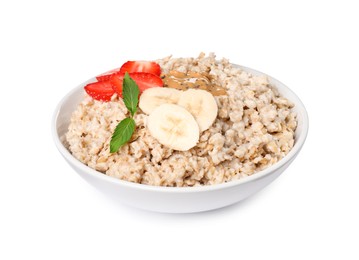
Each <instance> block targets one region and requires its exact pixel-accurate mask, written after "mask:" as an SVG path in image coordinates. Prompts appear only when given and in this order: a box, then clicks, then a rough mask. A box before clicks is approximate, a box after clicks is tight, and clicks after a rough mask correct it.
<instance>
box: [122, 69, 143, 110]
mask: <svg viewBox="0 0 359 260" xmlns="http://www.w3.org/2000/svg"><path fill="white" fill-rule="evenodd" d="M139 94H140V90H139V88H138V86H137V84H136V82H135V81H134V80H133V79H132V78H131V77H130V75H128V73H127V72H126V74H125V77H124V78H123V83H122V95H123V102H124V103H125V105H126V107H127V109H128V110H129V111H130V113H131V115H132V116H134V114H135V113H136V111H137V105H138V95H139Z"/></svg>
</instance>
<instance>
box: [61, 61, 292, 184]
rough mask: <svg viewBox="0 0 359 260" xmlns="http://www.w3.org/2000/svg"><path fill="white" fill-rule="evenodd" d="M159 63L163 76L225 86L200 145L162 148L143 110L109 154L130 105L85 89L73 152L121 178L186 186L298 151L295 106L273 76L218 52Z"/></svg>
mask: <svg viewBox="0 0 359 260" xmlns="http://www.w3.org/2000/svg"><path fill="white" fill-rule="evenodd" d="M156 62H157V63H158V64H159V65H160V66H161V70H162V75H167V76H171V75H173V74H175V75H179V73H181V74H180V76H181V77H182V78H184V75H189V76H191V77H195V76H194V75H197V76H196V77H195V78H197V80H198V79H200V80H204V81H205V84H204V83H203V84H201V86H203V85H206V86H207V85H208V86H211V87H213V86H215V87H214V88H215V89H217V90H221V92H220V93H218V95H214V96H215V100H216V102H217V105H218V115H217V118H216V120H215V121H214V123H213V125H212V126H211V127H210V128H209V129H208V130H205V131H203V132H201V133H200V137H199V142H198V143H197V145H196V146H195V147H193V148H191V149H190V150H188V151H175V150H172V149H170V148H167V147H165V146H163V145H162V144H160V143H159V142H158V141H157V140H156V139H155V138H153V137H152V136H151V134H150V133H149V131H148V129H147V128H146V119H147V117H148V116H147V115H146V114H144V113H143V112H142V111H141V110H140V109H139V110H138V112H137V113H136V114H135V116H134V119H135V122H136V130H135V133H134V135H133V136H132V138H131V140H130V142H129V143H127V144H125V145H124V146H123V147H122V148H120V150H119V151H118V152H116V153H110V147H109V144H110V140H111V136H112V133H113V131H114V129H115V127H116V125H117V124H118V123H119V122H120V121H121V120H122V119H124V118H125V117H126V116H128V111H127V108H126V106H125V105H124V103H123V100H122V99H121V98H118V97H117V96H116V94H115V95H113V96H112V99H111V101H110V102H101V101H97V100H94V99H92V98H91V97H90V96H88V95H87V94H86V93H85V97H84V99H83V101H82V102H81V104H79V106H78V107H77V109H76V111H74V113H73V115H72V117H71V123H70V125H69V128H68V132H67V134H66V140H67V143H68V147H69V150H70V151H71V153H72V154H73V156H75V157H76V158H77V159H78V160H80V161H81V162H83V163H84V164H86V165H88V166H89V167H91V168H93V169H95V170H97V171H100V172H102V173H104V174H107V175H109V176H112V177H115V178H119V179H122V180H126V181H131V182H136V183H142V184H148V185H157V186H177V187H184V186H199V185H212V184H218V183H223V182H228V181H231V180H235V179H240V178H244V177H246V176H249V175H252V174H254V173H256V172H258V171H260V170H263V169H265V168H267V167H268V166H270V165H273V164H274V163H276V162H278V161H279V160H280V159H282V158H283V157H284V156H285V155H286V154H287V153H288V152H289V151H290V150H291V149H292V147H293V145H294V141H295V140H294V131H295V129H296V126H297V121H296V115H295V113H294V112H293V111H292V110H291V108H292V107H293V104H292V103H291V102H290V101H289V100H287V99H286V98H284V97H282V96H281V95H280V93H279V92H278V91H277V89H276V88H275V86H271V85H270V84H269V82H268V80H267V78H266V77H264V76H252V75H251V74H249V73H247V72H245V71H242V70H241V69H239V68H236V67H234V66H232V65H231V64H230V63H229V61H228V60H226V59H222V60H220V61H218V60H216V59H215V55H214V54H210V55H209V56H205V55H204V54H200V56H199V57H198V58H172V57H167V58H164V59H160V60H157V61H156ZM176 73H177V74H176ZM198 75H206V77H205V79H203V78H201V76H198ZM183 82H184V80H181V82H180V83H183ZM193 82H194V81H193ZM222 90H224V91H222Z"/></svg>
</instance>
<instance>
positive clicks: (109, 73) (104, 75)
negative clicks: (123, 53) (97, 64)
mask: <svg viewBox="0 0 359 260" xmlns="http://www.w3.org/2000/svg"><path fill="white" fill-rule="evenodd" d="M120 69H121V68H117V69H113V70H109V71H107V72H105V73H102V74H100V75H98V76H97V77H96V79H97V80H98V81H107V80H109V79H110V78H111V76H112V74H118V73H120Z"/></svg>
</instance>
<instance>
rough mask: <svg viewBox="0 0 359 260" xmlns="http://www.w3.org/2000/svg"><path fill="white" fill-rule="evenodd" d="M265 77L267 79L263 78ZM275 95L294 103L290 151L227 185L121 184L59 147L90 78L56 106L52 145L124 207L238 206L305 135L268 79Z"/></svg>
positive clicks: (304, 119)
mask: <svg viewBox="0 0 359 260" xmlns="http://www.w3.org/2000/svg"><path fill="white" fill-rule="evenodd" d="M238 67H240V68H241V69H243V70H245V71H248V72H250V73H252V74H253V75H265V74H264V73H261V72H258V71H256V70H253V69H249V68H246V67H243V66H238ZM267 76H268V75H267ZM268 78H269V81H270V82H271V83H272V84H273V85H275V86H276V87H277V88H278V90H279V92H280V93H281V94H282V95H283V96H285V97H286V98H288V99H289V100H291V101H292V102H294V104H295V107H294V111H295V112H296V113H297V119H298V127H297V129H296V132H295V144H294V147H293V148H292V150H291V151H290V152H289V153H288V154H287V155H286V156H285V157H284V158H283V159H282V160H280V161H279V162H277V163H276V164H274V165H272V166H270V167H268V168H267V169H265V170H263V171H260V172H257V173H255V174H253V175H251V176H249V177H246V178H243V179H240V180H235V181H231V182H228V183H223V184H217V185H211V186H202V187H156V186H149V185H143V184H137V183H132V182H127V181H122V180H119V179H116V178H113V177H110V176H107V175H105V174H103V173H100V172H97V171H95V170H93V169H91V168H90V167H88V166H86V165H84V164H83V163H81V162H80V161H78V160H77V159H76V158H75V157H73V156H72V155H71V153H70V152H69V151H68V150H67V149H66V147H65V146H64V145H63V143H62V140H63V139H64V135H65V133H66V131H67V127H68V125H69V123H70V117H71V114H72V112H73V111H74V110H75V109H76V107H77V105H78V104H79V103H80V101H81V100H82V98H83V93H84V92H83V91H84V90H83V87H84V86H85V85H86V84H87V83H89V82H92V81H95V79H94V78H92V79H90V80H88V81H86V82H84V83H83V84H81V85H79V86H78V87H76V88H75V89H74V90H72V91H71V92H70V93H68V94H67V95H66V96H65V97H64V98H63V99H62V100H61V101H60V103H59V104H58V106H57V108H56V110H55V112H54V115H53V120H52V134H53V138H54V141H55V144H56V146H57V148H58V150H59V151H60V153H61V154H62V156H63V157H64V158H65V160H66V161H67V162H68V163H69V164H70V165H71V166H72V168H73V169H74V170H75V171H76V172H77V173H78V174H80V175H81V176H82V177H83V178H84V179H85V180H86V181H88V182H89V183H91V184H92V185H93V186H94V187H96V188H97V189H99V190H100V191H102V192H103V193H105V194H108V195H109V196H111V197H112V198H114V199H116V200H118V201H120V202H123V203H125V204H128V205H131V206H134V207H137V208H141V209H146V210H151V211H158V212H169V213H190V212H200V211H207V210H212V209H217V208H221V207H225V206H228V205H231V204H233V203H236V202H239V201H241V200H243V199H245V198H247V197H248V196H250V195H252V194H254V193H256V192H257V191H259V190H261V189H262V188H264V187H265V186H267V185H268V184H269V183H271V182H272V181H273V180H274V179H275V178H277V177H278V176H279V175H280V174H281V173H282V172H283V171H284V170H285V169H286V168H287V167H288V166H289V165H290V164H291V163H292V162H293V160H294V159H295V157H296V156H297V155H298V153H299V151H300V150H301V148H302V146H303V144H304V142H305V139H306V136H307V132H308V115H307V112H306V110H305V107H304V105H303V103H302V102H301V101H300V99H299V98H298V97H297V96H296V95H295V94H294V93H293V92H292V91H291V90H290V89H289V88H288V87H286V86H285V85H284V84H283V83H281V82H279V81H278V80H276V79H274V78H272V77H270V76H268Z"/></svg>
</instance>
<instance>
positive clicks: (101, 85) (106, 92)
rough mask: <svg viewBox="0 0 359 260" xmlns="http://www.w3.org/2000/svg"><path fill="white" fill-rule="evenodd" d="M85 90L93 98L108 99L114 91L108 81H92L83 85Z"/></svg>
mask: <svg viewBox="0 0 359 260" xmlns="http://www.w3.org/2000/svg"><path fill="white" fill-rule="evenodd" d="M85 91H86V92H87V94H89V95H90V96H91V97H92V98H93V99H96V100H101V101H110V100H111V97H112V95H113V94H115V91H114V89H113V87H112V84H111V83H110V82H109V81H101V82H93V83H89V84H87V85H86V86H85Z"/></svg>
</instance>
